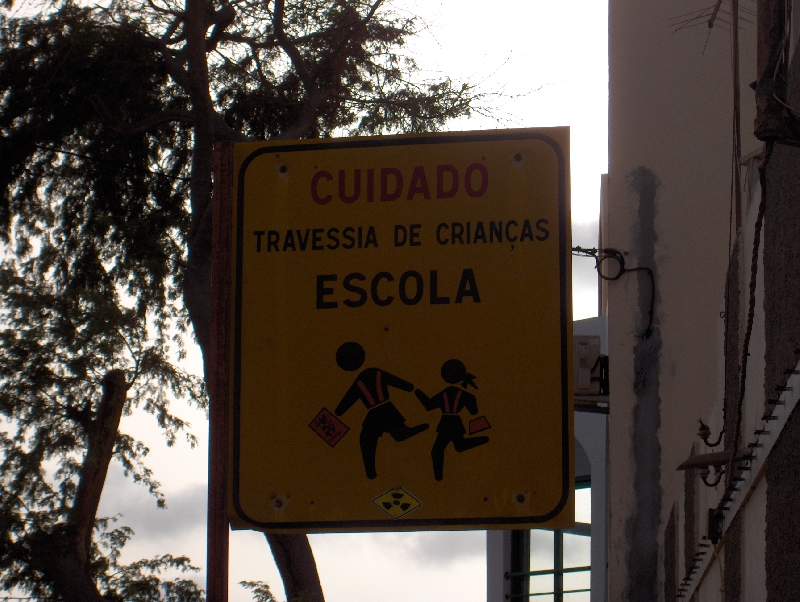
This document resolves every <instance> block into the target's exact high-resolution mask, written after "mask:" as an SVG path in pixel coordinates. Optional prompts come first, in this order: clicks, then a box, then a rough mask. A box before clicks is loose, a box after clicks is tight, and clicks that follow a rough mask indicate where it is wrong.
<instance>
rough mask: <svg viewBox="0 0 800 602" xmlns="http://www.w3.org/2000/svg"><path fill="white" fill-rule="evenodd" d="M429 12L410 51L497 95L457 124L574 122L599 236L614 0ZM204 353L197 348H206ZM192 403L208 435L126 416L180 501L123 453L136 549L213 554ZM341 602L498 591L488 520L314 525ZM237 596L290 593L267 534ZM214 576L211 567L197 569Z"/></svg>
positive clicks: (580, 205)
mask: <svg viewBox="0 0 800 602" xmlns="http://www.w3.org/2000/svg"><path fill="white" fill-rule="evenodd" d="M395 5H396V6H397V7H398V9H400V10H407V11H409V12H414V13H416V14H418V15H420V16H421V17H422V18H423V19H424V21H425V22H426V23H427V26H428V27H427V29H426V30H425V31H423V32H422V35H421V36H420V39H419V40H418V41H416V42H415V43H414V45H413V47H412V48H410V49H409V50H410V51H411V52H412V53H413V54H414V55H415V57H416V58H417V60H418V62H419V64H420V65H421V66H422V67H423V68H425V69H426V70H428V71H430V72H431V75H432V76H433V75H436V74H437V73H438V74H442V73H446V74H447V75H449V76H450V77H452V78H453V79H454V80H456V81H468V82H471V83H473V84H478V85H479V86H480V88H481V89H482V90H483V91H485V92H488V93H491V92H501V93H502V94H501V95H500V96H499V97H494V98H493V100H492V103H491V106H490V107H488V108H489V109H490V111H489V113H490V114H489V115H475V116H473V117H472V118H471V119H462V120H459V121H458V122H454V123H452V124H451V126H450V128H449V129H452V130H470V129H491V128H503V127H538V126H556V125H569V126H571V127H572V132H571V140H572V151H571V169H572V211H573V242H574V243H575V244H581V245H583V246H595V245H596V244H597V214H598V208H599V190H600V174H602V173H605V172H606V170H607V103H608V60H607V4H606V2H604V1H603V0H573V1H572V2H552V1H545V0H528V1H527V2H520V1H516V2H514V1H510V0H493V1H492V2H485V1H484V2H480V3H479V2H473V1H467V0H447V1H444V2H435V1H426V2H423V1H422V0H419V1H417V2H414V1H413V0H412V1H411V2H396V3H395ZM592 268H593V264H592V262H591V260H587V259H578V260H577V262H575V263H574V301H575V317H576V319H580V318H585V317H590V316H593V315H596V311H597V296H596V286H597V285H596V280H595V276H594V271H593V269H592ZM193 358H194V365H195V366H197V365H198V363H197V359H198V358H197V353H196V352H195V353H194V354H193ZM180 414H181V415H182V416H184V417H186V418H187V419H188V420H189V421H190V422H191V423H192V424H193V428H194V432H195V433H196V434H197V435H198V436H199V438H200V440H201V442H202V444H201V445H200V446H199V447H198V448H196V449H194V450H192V449H189V447H188V445H186V444H185V443H178V444H177V445H176V446H175V447H173V448H170V449H168V448H166V447H165V446H164V444H163V441H161V440H159V439H158V434H157V433H158V431H159V429H158V428H156V426H155V422H154V420H153V419H152V418H151V417H149V416H145V417H138V416H136V415H134V416H132V417H126V418H124V419H123V425H122V428H123V430H125V431H126V432H129V433H131V434H133V435H135V436H138V437H140V438H141V439H142V440H144V441H146V442H147V443H148V444H149V445H150V448H151V453H150V455H149V457H148V459H149V462H148V464H149V465H150V466H151V467H153V468H154V470H155V472H156V475H157V478H158V479H159V481H161V483H162V484H163V490H164V493H165V494H166V496H167V503H168V506H169V508H168V509H167V510H157V509H156V507H155V500H154V499H153V498H152V497H150V496H148V495H147V493H146V491H145V489H144V488H143V487H140V486H135V485H133V484H131V483H130V480H129V479H126V478H125V477H124V476H123V475H122V470H121V468H120V467H119V465H114V466H112V470H111V472H110V474H109V480H108V483H107V486H106V489H105V492H104V494H103V499H102V502H101V508H100V514H101V516H102V515H105V516H109V515H116V514H122V515H123V516H122V517H121V518H120V522H121V523H122V524H126V525H130V526H131V527H133V529H134V530H135V532H136V536H135V537H134V538H133V540H132V541H131V542H130V543H129V544H128V546H127V547H126V548H125V550H126V552H125V558H126V559H127V560H137V559H139V558H142V557H145V556H148V557H149V556H154V555H156V554H164V553H172V554H186V555H188V556H190V557H191V558H192V559H193V560H194V563H195V564H196V565H198V566H199V567H201V569H202V568H203V567H204V565H205V507H206V506H205V504H206V500H205V498H206V491H205V487H206V472H207V454H208V449H207V446H206V444H205V439H206V438H207V435H206V433H207V426H206V419H205V415H204V414H203V413H202V412H198V411H190V410H185V411H181V412H180ZM311 541H312V546H313V548H314V551H315V555H316V558H317V563H318V566H319V571H320V576H321V579H322V585H323V588H324V590H325V596H326V600H327V602H375V601H376V600H380V601H381V602H410V601H413V602H427V601H431V602H433V601H436V602H441V601H443V600H444V601H451V600H452V601H456V600H457V601H459V602H479V601H483V600H485V599H486V565H485V563H486V553H485V533H484V532H475V531H473V532H444V533H442V532H428V533H409V534H399V533H383V534H345V535H313V536H311ZM230 573H231V574H230V576H231V587H230V591H231V594H230V600H231V602H244V601H247V600H251V597H250V596H249V594H248V593H247V592H245V590H243V589H242V588H241V587H239V586H238V585H237V584H238V582H239V581H241V580H263V581H267V582H268V583H269V584H270V585H271V586H272V588H273V592H274V593H275V594H276V596H277V598H278V599H279V600H284V592H283V586H282V584H281V581H280V578H279V576H278V572H277V569H276V568H275V564H274V562H273V560H272V556H271V553H270V551H269V547H268V546H267V544H266V542H265V540H264V537H263V536H262V535H261V534H259V533H255V532H248V531H243V532H235V533H233V534H232V537H231V571H230ZM195 577H196V579H197V580H198V581H199V582H200V583H201V584H205V574H204V572H203V571H202V570H201V572H199V573H197V574H196V576H195Z"/></svg>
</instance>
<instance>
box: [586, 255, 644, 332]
mask: <svg viewBox="0 0 800 602" xmlns="http://www.w3.org/2000/svg"><path fill="white" fill-rule="evenodd" d="M572 254H573V255H575V256H576V257H591V258H592V259H594V269H595V270H597V275H598V276H599V277H600V278H602V279H603V280H607V281H609V282H613V281H615V280H619V279H620V278H621V277H622V275H623V274H627V273H629V272H646V273H647V275H648V276H649V277H650V309H649V310H648V316H649V317H648V321H647V328H646V329H645V331H644V332H643V333H642V338H643V339H649V338H650V337H651V336H652V334H653V310H654V308H655V302H656V281H655V276H654V275H653V270H652V269H650V268H647V267H635V268H627V267H625V255H624V254H623V253H622V251H618V250H617V249H611V248H608V249H595V248H592V249H584V248H583V247H572ZM609 260H611V261H616V262H617V265H618V267H617V271H616V272H615V273H613V274H604V273H603V270H602V269H601V267H602V266H603V263H604V262H606V261H609Z"/></svg>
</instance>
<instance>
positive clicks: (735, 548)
mask: <svg viewBox="0 0 800 602" xmlns="http://www.w3.org/2000/svg"><path fill="white" fill-rule="evenodd" d="M743 516H744V512H742V511H739V512H737V513H736V517H735V518H734V519H733V521H731V524H730V526H729V527H728V530H727V531H725V568H724V569H723V571H724V572H723V576H722V589H723V590H724V591H725V597H724V598H723V600H724V602H746V601H743V600H742V528H743V524H742V517H743Z"/></svg>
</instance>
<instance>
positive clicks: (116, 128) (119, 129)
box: [89, 94, 194, 135]
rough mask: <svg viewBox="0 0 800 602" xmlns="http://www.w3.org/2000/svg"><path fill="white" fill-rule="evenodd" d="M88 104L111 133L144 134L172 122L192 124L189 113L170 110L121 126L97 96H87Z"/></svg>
mask: <svg viewBox="0 0 800 602" xmlns="http://www.w3.org/2000/svg"><path fill="white" fill-rule="evenodd" d="M89 102H91V103H92V106H93V107H94V108H95V110H96V111H97V113H98V114H99V115H100V116H101V117H102V118H103V120H104V121H105V122H106V124H107V125H108V127H109V128H110V129H111V131H112V132H114V133H117V134H124V135H130V134H138V133H139V132H145V131H147V130H149V129H150V128H152V127H155V126H157V125H161V124H162V123H170V122H172V121H184V122H186V123H194V117H193V116H192V114H191V113H190V112H189V111H180V110H171V111H162V112H160V113H157V114H156V115H151V116H150V117H145V118H144V119H140V120H139V121H137V122H135V123H132V124H129V125H123V124H122V123H121V122H120V121H119V120H118V119H116V118H115V117H114V116H113V115H112V114H111V111H110V110H109V108H108V107H107V106H106V105H105V103H103V101H102V100H101V99H100V97H99V96H97V94H90V95H89Z"/></svg>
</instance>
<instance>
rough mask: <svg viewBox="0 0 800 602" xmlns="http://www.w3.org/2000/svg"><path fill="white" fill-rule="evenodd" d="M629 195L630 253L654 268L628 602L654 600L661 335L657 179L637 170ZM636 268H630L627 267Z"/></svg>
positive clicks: (641, 279)
mask: <svg viewBox="0 0 800 602" xmlns="http://www.w3.org/2000/svg"><path fill="white" fill-rule="evenodd" d="M628 186H629V189H630V192H631V193H632V195H633V196H634V197H636V198H638V216H637V226H638V227H637V229H636V232H635V233H634V237H633V247H632V249H631V251H632V255H633V257H634V258H635V261H636V263H635V267H649V268H651V269H652V270H653V276H654V279H655V284H656V290H655V291H653V290H652V285H651V283H650V278H649V276H648V275H647V273H646V272H644V271H638V272H636V277H637V284H638V289H639V296H638V300H637V307H638V309H639V315H640V320H639V327H638V328H637V331H636V332H635V333H634V336H636V337H637V338H638V340H637V342H636V345H635V346H634V348H633V370H634V383H633V391H634V394H635V396H636V405H635V407H634V410H633V437H632V439H633V450H634V458H633V461H634V463H635V467H636V468H635V472H634V483H633V489H634V496H635V501H634V505H633V508H634V511H633V515H632V516H631V517H630V518H629V519H628V521H627V524H626V530H627V533H628V538H629V542H630V546H629V548H628V556H627V559H626V564H627V567H628V586H627V592H626V599H627V600H631V601H636V602H638V601H640V600H656V599H658V525H659V519H660V516H661V498H662V491H661V485H660V481H661V444H660V443H659V440H658V429H659V427H660V426H661V399H660V398H659V358H660V353H661V336H660V332H659V328H658V307H659V297H658V294H657V291H658V269H657V266H656V262H655V246H656V241H657V236H656V229H655V218H656V197H657V192H658V187H659V181H658V177H657V176H656V174H655V173H654V172H653V171H652V170H650V169H648V168H647V167H638V168H636V169H635V170H633V172H631V174H630V175H629V176H628ZM630 267H634V266H630ZM651 295H655V303H654V317H653V326H652V334H651V335H650V336H649V337H647V338H643V336H642V333H643V332H644V331H645V328H646V327H647V322H648V319H649V312H650V300H651Z"/></svg>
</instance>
